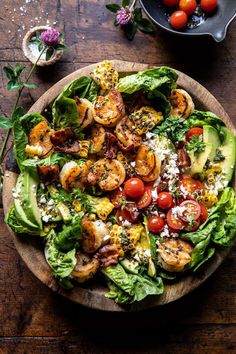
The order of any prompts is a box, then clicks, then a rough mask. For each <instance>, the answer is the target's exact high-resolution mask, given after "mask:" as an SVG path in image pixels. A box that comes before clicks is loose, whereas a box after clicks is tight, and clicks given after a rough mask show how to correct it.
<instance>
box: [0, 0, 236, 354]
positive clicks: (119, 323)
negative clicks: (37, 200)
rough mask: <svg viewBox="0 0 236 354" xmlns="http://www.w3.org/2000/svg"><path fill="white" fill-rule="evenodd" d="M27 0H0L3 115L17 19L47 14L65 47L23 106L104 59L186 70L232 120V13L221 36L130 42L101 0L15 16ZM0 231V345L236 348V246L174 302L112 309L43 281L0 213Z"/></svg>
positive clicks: (16, 57) (35, 349)
mask: <svg viewBox="0 0 236 354" xmlns="http://www.w3.org/2000/svg"><path fill="white" fill-rule="evenodd" d="M25 4H26V2H25V0H19V1H18V2H16V1H13V0H8V1H6V0H2V1H1V13H0V50H1V54H0V66H1V76H0V80H1V81H0V86H1V87H0V113H1V114H2V113H4V114H9V112H10V109H11V107H12V102H13V99H14V94H13V93H8V92H7V91H6V90H5V88H4V86H5V84H6V79H5V77H4V76H3V72H2V67H3V66H4V65H5V64H6V63H7V62H8V63H12V64H13V63H16V62H19V63H24V64H25V65H26V66H27V67H29V66H30V64H29V63H28V62H27V61H26V59H25V58H24V56H23V54H22V51H21V41H22V38H20V37H19V35H20V34H21V33H24V32H25V30H23V29H22V24H23V25H24V26H25V29H28V28H29V27H30V26H31V25H43V24H45V23H46V20H47V19H49V21H50V24H52V23H53V22H54V21H57V26H58V27H59V28H60V29H61V30H62V31H63V32H64V33H65V40H66V44H67V45H68V47H69V50H68V51H67V52H66V53H65V55H64V57H63V59H62V61H61V62H60V63H58V64H57V65H56V66H54V67H53V68H50V69H46V70H43V69H39V70H37V72H36V73H35V75H34V77H33V79H32V81H33V82H36V83H38V85H39V87H38V88H37V89H36V90H34V91H30V92H28V91H27V90H26V91H25V92H24V95H23V99H22V104H23V105H24V107H25V108H26V109H28V108H30V106H32V104H33V103H34V101H36V100H37V99H38V98H39V97H40V96H41V94H42V93H43V92H45V91H46V90H47V89H48V88H49V87H51V86H52V84H54V83H55V82H57V81H58V80H59V79H61V78H63V77H64V76H66V75H67V74H69V73H71V72H73V71H74V70H77V69H79V68H81V67H83V66H85V65H87V64H90V63H95V62H98V61H101V60H103V59H104V58H108V59H123V60H127V61H135V62H142V63H148V64H151V65H163V64H164V65H169V66H172V67H174V68H176V69H179V70H182V71H184V72H185V73H187V74H188V75H190V76H191V77H193V78H194V79H196V80H197V81H199V82H200V83H201V84H203V85H204V86H205V87H206V88H207V89H208V90H209V91H210V92H212V93H213V94H214V96H216V98H217V99H218V100H219V101H220V103H221V104H222V105H223V107H224V109H225V110H226V112H227V113H228V114H229V116H230V117H231V118H232V120H233V121H234V123H236V119H235V112H236V100H235V86H236V65H235V64H236V62H235V57H236V22H235V21H234V22H233V23H232V24H231V25H230V28H229V32H228V35H227V38H226V40H225V41H224V42H223V43H222V44H220V45H217V44H216V43H214V42H212V41H211V40H210V39H207V38H202V39H200V38H198V39H196V40H192V39H191V40H189V39H185V38H178V37H176V36H174V37H173V36H170V35H168V34H167V33H163V32H161V31H160V30H158V31H157V34H156V35H155V36H147V35H144V34H142V33H139V34H138V35H137V36H136V38H135V39H134V41H133V42H131V43H130V42H128V41H127V40H126V39H125V38H124V37H123V35H122V33H121V32H119V31H118V30H117V29H116V28H114V27H112V15H111V14H110V13H109V12H107V11H106V9H105V8H104V4H105V1H104V0H97V1H95V0H81V1H76V0H67V1H65V0H58V1H56V0H50V1H49V0H41V1H33V0H32V1H31V3H30V4H29V5H26V6H27V13H26V14H25V15H22V16H21V13H20V11H19V8H20V7H21V6H23V5H24V6H25ZM14 8H15V9H16V11H15V15H14V22H12V17H13V15H12V14H11V13H14ZM42 11H44V14H43V12H42ZM10 12H11V13H10ZM46 13H48V15H46ZM42 14H43V15H42ZM40 16H41V17H42V19H40V20H36V18H39V17H40ZM18 29H21V31H18ZM9 31H10V32H9ZM3 134H4V132H2V135H1V136H2V137H3ZM9 146H10V144H9ZM0 237H1V242H0V266H1V269H2V272H1V275H0V289H1V292H0V353H1V354H2V353H3V354H5V353H7V354H8V353H27V354H28V353H30V354H31V353H33V354H34V353H36V354H37V353H43V354H46V353H69V354H70V353H78V354H80V353H89V354H90V353H177V354H178V353H181V354H183V353H186V354H188V353H190V352H191V353H217V354H218V353H235V352H236V339H235V338H236V306H235V305H236V275H235V274H236V273H235V271H236V261H235V256H236V252H235V251H234V252H233V253H231V254H230V256H229V257H228V258H227V259H226V261H225V262H224V263H223V264H222V266H221V267H220V268H219V269H218V270H217V271H216V272H215V273H214V275H213V276H212V277H211V278H210V279H209V280H208V281H207V282H206V283H205V284H204V285H202V286H201V287H200V288H198V289H197V290H195V291H194V292H193V293H192V294H190V295H188V296H187V297H185V298H183V299H181V300H179V301H177V302H176V303H173V304H170V305H168V306H164V307H161V308H158V309H155V310H148V311H145V312H143V313H139V314H134V313H132V314H123V313H122V314H117V313H116V314H115V313H113V314H108V313H103V312H98V311H94V310H88V309H85V308H83V307H81V306H79V305H74V304H72V303H71V302H68V301H67V300H65V299H64V298H62V297H61V296H59V295H56V294H55V293H53V292H52V291H51V290H50V289H48V288H47V287H45V286H44V285H43V284H42V283H40V282H39V281H38V280H37V279H36V278H35V277H34V276H33V275H32V273H31V272H30V271H29V270H28V268H27V267H26V266H25V265H24V263H23V262H22V261H21V259H20V257H19V256H18V254H17V252H16V250H15V247H14V245H13V241H12V238H11V236H10V234H9V232H8V230H7V228H6V226H5V225H4V223H3V213H2V212H1V222H0Z"/></svg>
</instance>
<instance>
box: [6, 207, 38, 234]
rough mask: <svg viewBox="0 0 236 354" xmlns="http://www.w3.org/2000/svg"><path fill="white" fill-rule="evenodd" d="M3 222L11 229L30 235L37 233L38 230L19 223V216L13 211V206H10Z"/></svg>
mask: <svg viewBox="0 0 236 354" xmlns="http://www.w3.org/2000/svg"><path fill="white" fill-rule="evenodd" d="M5 222H6V223H7V224H8V225H9V226H10V228H11V229H12V231H14V232H16V233H18V234H30V235H39V234H41V232H40V231H38V232H37V231H35V230H32V229H30V228H27V227H25V226H24V225H22V224H21V222H20V220H19V218H17V216H16V213H15V207H14V206H13V207H11V208H10V210H9V212H8V213H7V215H6V218H5Z"/></svg>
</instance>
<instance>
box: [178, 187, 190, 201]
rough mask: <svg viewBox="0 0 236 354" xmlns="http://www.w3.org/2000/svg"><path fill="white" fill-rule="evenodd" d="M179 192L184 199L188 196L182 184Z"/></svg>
mask: <svg viewBox="0 0 236 354" xmlns="http://www.w3.org/2000/svg"><path fill="white" fill-rule="evenodd" d="M179 190H180V192H181V194H182V196H183V197H184V198H186V197H187V196H188V191H187V189H185V188H184V186H183V185H182V184H180V187H179Z"/></svg>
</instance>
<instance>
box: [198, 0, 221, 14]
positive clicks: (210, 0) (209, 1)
mask: <svg viewBox="0 0 236 354" xmlns="http://www.w3.org/2000/svg"><path fill="white" fill-rule="evenodd" d="M200 5H201V8H202V9H203V10H204V11H206V12H212V11H214V10H215V9H216V7H217V5H218V1H217V0H201V2H200Z"/></svg>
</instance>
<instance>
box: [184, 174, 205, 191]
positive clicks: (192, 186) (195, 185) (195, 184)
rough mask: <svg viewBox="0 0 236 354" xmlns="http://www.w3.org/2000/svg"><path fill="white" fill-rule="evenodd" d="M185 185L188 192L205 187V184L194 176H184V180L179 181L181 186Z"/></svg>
mask: <svg viewBox="0 0 236 354" xmlns="http://www.w3.org/2000/svg"><path fill="white" fill-rule="evenodd" d="M181 186H183V188H184V189H185V190H186V191H187V192H188V193H193V192H195V191H196V190H198V189H205V188H204V186H203V184H202V183H201V182H200V181H197V180H196V179H193V178H192V177H184V178H183V179H182V181H180V183H179V187H181Z"/></svg>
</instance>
